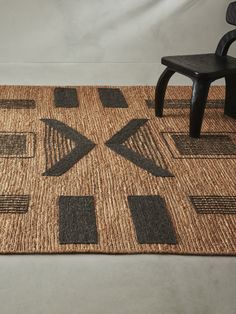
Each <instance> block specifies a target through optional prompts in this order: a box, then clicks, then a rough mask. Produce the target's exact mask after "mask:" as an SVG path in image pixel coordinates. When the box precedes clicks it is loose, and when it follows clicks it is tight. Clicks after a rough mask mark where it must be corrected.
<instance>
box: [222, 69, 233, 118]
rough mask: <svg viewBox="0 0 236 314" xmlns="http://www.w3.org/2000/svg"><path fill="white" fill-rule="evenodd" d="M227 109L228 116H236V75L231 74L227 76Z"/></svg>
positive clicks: (225, 111)
mask: <svg viewBox="0 0 236 314" xmlns="http://www.w3.org/2000/svg"><path fill="white" fill-rule="evenodd" d="M225 81H226V91H225V110H224V113H225V114H226V115H227V116H230V117H232V118H236V75H231V76H228V77H226V78H225Z"/></svg>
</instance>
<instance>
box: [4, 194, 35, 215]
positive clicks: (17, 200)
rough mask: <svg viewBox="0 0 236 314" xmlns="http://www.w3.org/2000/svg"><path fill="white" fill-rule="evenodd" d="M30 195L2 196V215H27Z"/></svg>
mask: <svg viewBox="0 0 236 314" xmlns="http://www.w3.org/2000/svg"><path fill="white" fill-rule="evenodd" d="M29 202H30V196H29V195H0V213H26V212H27V211H28V209H29Z"/></svg>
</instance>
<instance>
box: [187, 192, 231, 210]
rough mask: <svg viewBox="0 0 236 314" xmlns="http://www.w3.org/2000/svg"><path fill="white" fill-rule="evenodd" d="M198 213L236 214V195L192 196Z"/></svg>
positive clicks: (191, 198)
mask: <svg viewBox="0 0 236 314" xmlns="http://www.w3.org/2000/svg"><path fill="white" fill-rule="evenodd" d="M189 198H190V200H191V202H192V204H193V206H194V208H195V210H196V212H197V213H198V214H236V196H190V197H189Z"/></svg>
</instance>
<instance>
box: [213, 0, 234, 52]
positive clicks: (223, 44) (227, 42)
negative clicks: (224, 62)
mask: <svg viewBox="0 0 236 314" xmlns="http://www.w3.org/2000/svg"><path fill="white" fill-rule="evenodd" d="M226 21H227V23H229V24H231V25H235V26H236V1H234V2H231V3H230V4H229V6H228V9H227V13H226ZM234 41H236V29H235V30H232V31H230V32H228V33H227V34H225V35H224V36H223V37H222V38H221V40H220V42H219V44H218V46H217V48H216V52H215V53H216V55H218V56H226V55H227V54H228V51H229V48H230V46H231V44H232V43H233V42H234Z"/></svg>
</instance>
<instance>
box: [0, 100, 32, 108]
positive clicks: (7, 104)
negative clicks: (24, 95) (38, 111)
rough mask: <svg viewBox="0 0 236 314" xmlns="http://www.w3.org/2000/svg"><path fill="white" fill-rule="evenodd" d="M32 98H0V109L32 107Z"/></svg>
mask: <svg viewBox="0 0 236 314" xmlns="http://www.w3.org/2000/svg"><path fill="white" fill-rule="evenodd" d="M35 107H36V105H35V101H34V100H28V99H0V109H34V108H35Z"/></svg>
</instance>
